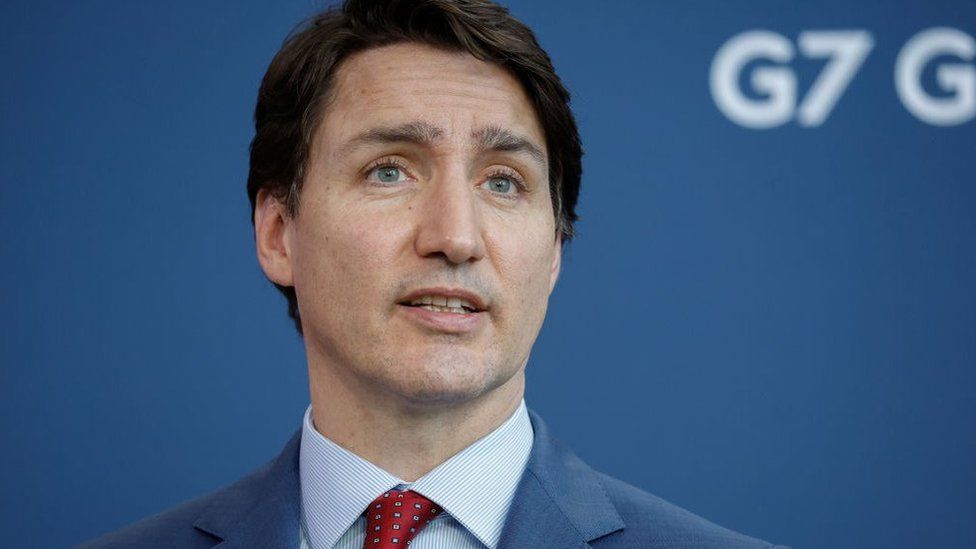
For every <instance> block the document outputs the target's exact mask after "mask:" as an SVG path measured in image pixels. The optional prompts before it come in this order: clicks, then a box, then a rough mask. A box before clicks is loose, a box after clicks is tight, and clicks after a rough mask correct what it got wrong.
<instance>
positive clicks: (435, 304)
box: [398, 288, 488, 315]
mask: <svg viewBox="0 0 976 549" xmlns="http://www.w3.org/2000/svg"><path fill="white" fill-rule="evenodd" d="M398 305H403V306H404V307H412V308H416V309H424V310H426V311H430V312H433V313H448V314H456V315H470V314H476V313H483V312H485V311H487V310H488V307H487V305H486V304H485V303H484V301H483V300H482V299H481V298H480V297H479V296H478V295H477V294H474V293H471V292H468V291H466V290H449V289H431V288H428V289H422V290H418V291H415V292H413V293H411V294H410V295H408V296H407V297H405V298H403V299H402V300H400V301H399V302H398Z"/></svg>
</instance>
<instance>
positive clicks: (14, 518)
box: [0, 0, 976, 548]
mask: <svg viewBox="0 0 976 549" xmlns="http://www.w3.org/2000/svg"><path fill="white" fill-rule="evenodd" d="M509 5H510V6H511V8H512V11H513V12H514V13H515V14H516V15H517V16H519V17H521V18H522V19H523V20H525V21H526V22H527V23H528V24H529V25H530V26H532V27H533V28H534V29H536V31H537V33H538V35H539V38H540V40H541V42H542V44H543V45H544V47H546V48H547V49H548V50H549V52H550V54H551V55H552V57H553V60H554V62H555V64H556V67H557V69H559V71H560V72H561V74H562V75H563V78H564V80H565V81H566V82H567V84H568V86H569V87H570V89H571V90H572V91H573V93H574V103H573V104H574V106H575V109H576V113H577V115H578V117H579V121H580V124H581V131H582V135H583V139H584V144H585V147H586V150H587V155H586V158H585V169H586V171H585V178H584V190H583V194H582V198H581V206H580V210H581V213H582V221H581V222H580V224H579V238H578V239H577V241H575V242H573V243H572V244H571V246H570V247H569V248H568V249H567V257H566V259H565V262H564V266H563V275H562V279H561V281H560V285H559V287H558V288H557V291H556V293H555V295H554V298H553V302H552V304H551V309H550V314H549V318H548V320H547V324H546V326H545V327H544V329H543V332H542V334H541V336H540V338H539V341H538V343H537V345H536V348H535V352H534V354H533V358H532V361H531V362H530V365H529V371H528V377H529V390H528V397H527V399H528V402H529V404H530V406H532V407H533V408H535V409H536V410H537V411H539V412H540V413H541V414H542V415H543V416H544V417H545V418H547V420H548V422H549V423H550V427H552V429H553V430H554V431H555V432H556V433H557V434H559V435H560V436H561V438H563V439H564V440H565V441H566V442H568V443H569V444H570V445H571V446H572V447H573V448H575V450H576V451H577V452H578V453H579V454H580V455H581V456H582V457H583V458H584V459H586V460H587V461H589V462H590V463H591V464H592V465H593V466H595V467H596V468H598V469H601V470H604V471H606V472H608V473H610V474H613V475H615V476H618V477H621V478H623V479H625V480H627V481H629V482H631V483H634V484H636V485H639V486H641V487H643V488H645V489H647V490H649V491H652V492H654V493H656V494H658V495H660V496H662V497H664V498H666V499H669V500H671V501H673V502H675V503H678V504H680V505H682V506H685V507H687V508H689V509H692V510H694V511H695V512H697V513H699V514H701V515H704V516H705V517H707V518H709V519H712V520H714V521H716V522H718V523H720V524H723V525H727V526H729V527H732V528H734V529H737V530H741V531H744V532H746V533H750V534H753V535H757V536H761V537H765V538H768V539H772V540H776V541H779V542H783V543H789V544H792V545H793V546H795V547H797V548H801V547H810V548H813V547H833V548H844V547H850V548H863V547H885V548H895V547H898V548H901V547H904V548H909V547H973V546H976V522H974V521H973V517H976V467H974V464H976V402H974V400H976V399H974V394H976V372H974V366H976V286H974V283H973V281H974V280H976V254H974V251H976V222H974V215H973V212H974V209H976V181H974V177H973V175H974V167H976V154H974V152H973V151H974V148H976V147H974V145H976V139H974V138H976V121H973V119H972V116H971V114H969V113H970V111H969V110H967V109H968V107H967V103H965V98H964V97H963V98H962V99H960V97H962V96H960V95H959V94H958V93H956V92H953V91H952V90H951V89H945V88H944V87H940V84H939V82H938V78H939V76H938V73H939V72H940V71H941V72H943V73H945V72H947V71H948V73H949V79H950V80H951V79H952V78H958V79H959V80H958V81H959V82H961V83H962V84H963V86H965V85H967V82H968V83H969V84H974V83H976V77H974V76H973V72H972V71H973V68H974V67H976V59H973V58H972V57H969V58H968V59H966V55H964V54H959V53H958V52H957V54H952V53H946V52H945V51H942V52H941V53H939V51H938V48H936V50H933V51H935V54H933V55H934V57H932V58H931V60H930V62H927V63H923V65H922V66H921V70H920V72H919V73H918V75H916V77H915V78H914V80H915V81H916V82H920V85H921V90H922V92H923V96H922V98H921V99H922V100H923V101H928V102H929V103H936V102H938V101H943V102H944V103H945V104H944V105H943V106H942V107H938V106H937V105H936V110H938V109H942V110H941V111H940V112H942V113H943V115H944V116H943V120H942V122H941V123H936V122H933V120H935V119H934V118H933V117H932V116H931V115H924V114H923V115H919V114H917V113H915V112H913V111H912V110H911V109H910V108H909V107H908V106H906V101H911V100H910V99H909V100H905V99H903V98H902V97H901V96H900V95H899V92H898V88H897V87H896V84H895V74H896V71H897V70H898V67H899V66H901V67H902V68H903V69H905V71H906V74H907V75H908V77H909V78H908V80H909V81H911V80H912V78H911V77H912V74H913V73H912V71H911V70H910V67H908V68H907V69H906V68H905V66H906V65H907V62H905V58H904V56H909V54H907V53H906V54H904V55H903V58H902V61H901V62H900V61H899V54H900V53H901V52H903V48H905V47H906V44H909V41H910V39H911V38H912V37H913V36H916V35H917V34H918V33H921V32H922V31H925V30H926V29H931V28H936V27H948V28H953V29H956V30H957V32H955V33H953V32H951V31H939V32H941V33H942V34H940V35H937V36H936V37H935V38H934V40H935V42H931V41H930V42H929V44H930V45H931V44H935V45H936V46H938V42H939V40H942V41H947V40H948V41H949V42H951V41H952V40H954V39H955V40H956V42H960V43H962V44H963V46H965V44H966V41H965V38H966V37H968V38H969V40H970V43H971V41H972V39H973V38H974V37H976V4H974V3H972V2H962V1H960V2H945V1H942V2H933V1H923V0H918V1H915V2H902V1H899V2H894V1H889V2H863V3H858V4H857V5H852V3H850V2H846V1H841V0H829V1H828V0H823V1H820V2H803V3H801V2H781V1H773V0H767V1H762V2H759V1H753V2H748V3H745V2H724V1H720V0H695V1H687V2H658V3H651V2H638V1H632V2H612V3H606V2H584V1H564V0H560V1H539V0H520V1H512V2H510V3H509ZM318 6H319V2H312V1H309V0H303V1H292V2H265V3H263V5H260V4H259V3H258V2H256V1H247V2H222V3H216V2H213V3H212V2H176V3H171V2H156V3H133V2H121V1H116V2H109V1H92V2H67V3H66V2H58V3H53V2H42V1H37V0H32V1H30V2H28V1H12V2H11V1H7V2H4V3H3V4H2V6H0V52H2V54H3V55H2V58H3V59H4V62H5V67H4V70H3V80H2V82H3V95H2V100H0V125H2V130H3V131H2V132H0V161H2V163H0V178H2V190H3V199H2V200H0V235H2V237H0V261H2V269H0V277H2V281H3V284H2V289H0V307H2V309H0V310H2V312H3V315H2V318H0V435H2V440H3V444H2V447H3V450H2V451H0V498H2V501H3V509H4V511H3V512H2V513H0V540H3V541H2V545H4V546H12V547H19V546H24V547H26V546H59V545H66V544H72V543H77V542H80V541H82V540H85V539H88V538H90V537H92V536H95V535H97V534H99V533H102V532H105V531H108V530H111V529H114V528H117V527H119V526H121V525H123V524H125V523H128V522H130V521H133V520H135V519H137V518H139V517H142V516H145V515H147V514H149V513H152V512H155V511H157V510H160V509H162V508H165V507H167V506H170V505H172V504H175V503H177V502H180V501H182V500H185V499H187V498H190V497H191V496H195V495H198V494H201V493H203V492H205V491H208V490H211V489H213V488H216V487H218V486H220V485H223V484H225V483H227V482H229V481H231V480H233V479H236V478H237V477H239V476H241V475H243V474H245V473H246V472H247V471H249V470H251V469H252V468H254V467H256V466H258V465H259V464H261V463H263V462H264V461H266V460H267V459H268V458H270V457H271V456H273V455H274V454H275V453H277V451H278V450H279V448H280V446H281V445H282V444H283V442H284V441H285V440H286V439H287V438H288V437H289V435H290V434H291V433H292V432H293V431H294V430H295V429H296V428H297V427H298V425H299V421H300V415H301V413H302V411H303V410H304V408H305V406H306V405H307V402H308V395H307V391H308V389H307V381H306V379H305V376H306V372H305V364H304V355H303V349H302V346H301V341H300V339H299V338H298V337H297V335H296V334H294V333H293V330H292V328H291V326H290V325H289V322H288V320H287V318H286V316H285V308H284V303H283V300H282V299H281V298H280V297H279V295H278V294H277V292H276V291H275V290H274V289H273V288H272V287H271V285H270V284H268V283H267V282H266V281H265V280H264V278H263V275H262V274H261V272H260V269H259V267H258V265H257V262H256V260H255V254H254V250H253V244H252V241H251V228H250V222H249V218H248V214H249V209H248V204H247V199H246V196H245V193H244V181H245V176H246V171H247V145H248V143H249V140H250V137H251V132H252V130H251V121H250V120H251V110H252V108H253V103H254V99H255V92H256V89H257V86H258V83H259V80H260V78H261V75H262V74H263V71H264V68H265V67H266V66H267V63H268V62H269V61H270V59H271V56H272V55H273V54H274V52H275V51H276V49H277V47H278V45H279V44H280V42H281V40H282V39H283V37H284V36H285V35H286V33H287V32H288V31H289V29H290V28H291V27H292V26H293V25H294V24H295V23H296V22H297V21H299V20H300V19H301V18H303V17H305V16H307V15H309V14H311V13H312V12H313V11H315V9H316V8H317V7H318ZM610 6H612V7H610ZM751 30H766V31H769V32H771V33H773V34H772V35H766V37H767V38H766V39H765V40H764V41H763V40H760V41H759V42H756V41H755V40H753V41H752V42H750V41H749V40H750V39H749V38H748V36H756V35H746V36H747V38H744V39H742V40H738V41H732V42H730V40H732V39H733V38H734V37H736V36H739V35H740V34H741V33H743V32H746V31H751ZM825 30H847V31H854V30H859V31H863V32H861V33H860V34H843V35H840V38H839V39H838V38H837V36H836V35H825V34H823V33H822V32H820V31H825ZM811 31H812V33H811ZM801 36H804V37H805V38H802V39H801V38H800V37H801ZM947 36H948V37H949V38H946V37H947ZM825 37H826V41H827V54H830V55H834V54H831V53H830V52H835V53H836V51H840V50H838V48H840V47H841V46H843V47H846V48H847V49H846V50H844V51H845V52H846V53H844V54H843V55H840V56H837V55H834V57H824V55H827V54H822V52H823V48H822V47H821V48H820V49H819V50H818V48H817V44H816V43H817V42H818V40H819V41H820V42H823V41H824V39H825ZM831 37H833V38H831ZM831 40H833V41H831ZM801 42H802V44H801ZM757 43H759V44H760V46H762V45H765V46H767V49H769V48H772V49H776V48H779V50H781V51H780V54H782V55H784V56H785V57H783V58H782V60H781V61H777V60H775V59H767V58H765V57H770V55H773V54H769V53H768V52H767V54H764V55H760V56H758V57H756V58H751V57H748V56H747V57H744V58H743V59H742V63H743V66H742V71H741V72H740V73H738V74H736V71H731V72H730V73H729V74H732V80H731V83H732V88H728V86H726V88H724V89H725V90H726V91H725V92H718V93H719V96H716V95H715V94H713V91H712V87H711V86H710V81H709V74H710V71H712V68H713V61H714V60H715V59H716V54H717V53H718V52H719V51H725V52H729V51H732V52H733V53H734V52H735V51H745V49H742V48H746V49H748V46H749V45H750V44H753V45H755V44H757ZM737 44H738V46H737ZM770 44H772V46H770ZM915 44H916V46H918V42H915ZM723 45H725V46H727V47H726V48H724V49H723ZM924 45H925V44H922V46H918V48H923V49H924ZM821 46H822V44H821ZM858 47H860V51H861V53H865V51H867V50H866V48H869V51H867V56H866V57H865V58H864V60H863V63H861V64H860V65H858V64H857V63H853V62H852V63H850V64H851V66H852V67H853V68H855V69H856V71H849V73H850V74H852V75H853V76H852V78H850V79H849V81H847V82H845V84H846V85H842V86H839V87H838V90H839V91H842V93H840V94H836V93H835V94H823V93H822V91H821V92H817V93H814V92H811V89H815V88H816V83H817V82H821V83H822V82H824V79H825V75H826V74H827V72H828V71H825V70H824V69H825V67H826V66H827V65H830V66H831V68H832V69H836V68H837V66H838V65H837V64H838V63H842V62H844V61H856V57H857V56H856V55H852V53H853V54H856V53H857V52H858V51H859V50H858ZM918 48H916V49H915V50H913V51H915V52H916V53H918V52H921V51H922V49H918ZM817 51H821V54H822V55H821V58H819V59H818V58H816V57H817V56H816V55H813V54H815V53H816V52H817ZM919 55H921V54H919ZM774 57H775V55H774ZM923 57H924V56H923ZM719 65H721V66H719V67H717V68H716V69H715V70H716V71H720V69H721V68H722V67H726V68H728V67H731V66H732V65H730V64H728V63H726V64H722V63H720V64H719ZM954 66H962V67H968V72H967V70H966V69H965V68H964V69H963V70H962V71H961V72H960V71H959V70H958V67H957V68H956V73H957V74H955V76H953V67H954ZM947 68H948V69H947ZM761 74H766V75H767V77H769V78H770V79H771V80H772V81H773V83H774V84H775V85H781V86H786V87H787V88H788V86H789V82H790V80H791V79H793V80H795V82H796V93H795V94H793V95H795V96H796V99H795V100H791V98H792V96H791V94H790V93H789V90H788V89H787V88H783V89H784V90H786V92H774V93H773V96H769V95H765V96H764V95H763V94H762V93H761V91H760V90H757V89H755V88H754V87H753V86H752V84H753V83H755V82H754V81H753V80H754V78H756V77H757V76H758V75H761ZM791 75H792V76H791ZM943 78H945V76H943ZM759 79H760V80H761V79H762V77H759ZM759 84H760V85H761V84H762V82H759ZM729 89H732V90H733V91H732V92H729ZM734 90H739V91H738V92H735V91H734ZM828 91H829V90H828ZM723 93H724V94H725V95H722V94H723ZM729 93H740V94H741V95H742V97H741V98H740V101H739V103H742V105H740V107H732V109H733V110H734V109H735V108H738V109H739V111H735V112H739V113H740V114H741V113H742V112H746V114H745V115H742V116H739V119H736V118H735V117H736V116H737V115H736V114H734V113H733V114H732V115H727V114H726V110H728V109H726V110H723V108H720V105H722V104H723V103H722V102H723V101H726V102H728V101H729V100H730V96H729ZM777 94H780V95H777ZM915 95H916V96H917V95H918V93H916V94H915ZM811 96H813V97H814V99H809V98H810V97H811ZM828 96H829V97H828ZM825 97H827V98H828V99H831V98H834V99H836V104H835V105H834V106H833V108H830V109H824V108H823V105H824V104H829V103H830V101H826V103H825V102H824V98H825ZM926 98H928V99H926ZM933 98H934V99H933ZM731 99H732V102H733V103H734V102H735V101H734V98H731ZM917 99H918V97H916V100H917ZM808 100H809V101H810V103H808V104H807V107H802V105H803V104H805V103H807V101H808ZM798 104H799V105H801V106H797V105H798ZM817 104H819V105H820V107H821V108H820V110H819V111H818V112H819V114H820V116H821V118H822V117H823V115H824V114H825V113H826V114H827V116H826V119H824V120H823V121H822V123H819V124H815V123H811V122H810V119H809V118H803V117H801V116H800V115H798V114H797V113H798V112H799V111H801V110H804V109H811V105H812V106H813V107H816V106H817ZM777 105H779V106H778V107H777ZM946 105H948V106H946ZM953 105H955V106H954V107H953ZM974 108H976V107H974ZM750 109H751V110H750ZM953 109H955V111H953ZM813 110H814V111H816V110H817V109H816V108H813ZM804 112H806V111H804ZM947 112H948V115H946V114H945V113H947ZM953 112H955V114H953ZM808 114H809V113H808ZM815 114H816V113H815ZM730 116H731V118H730ZM925 116H928V118H929V119H928V120H926V119H925ZM946 116H948V118H949V119H951V120H949V122H950V123H949V124H948V125H946V120H945V117H946ZM953 116H954V117H955V118H953ZM967 117H968V118H967ZM814 118H816V117H814ZM763 120H765V122H762V121H763ZM757 125H765V126H768V127H766V128H764V129H757V127H756V126H757ZM967 151H968V152H967Z"/></svg>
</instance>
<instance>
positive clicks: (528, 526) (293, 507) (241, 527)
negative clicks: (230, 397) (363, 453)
mask: <svg viewBox="0 0 976 549" xmlns="http://www.w3.org/2000/svg"><path fill="white" fill-rule="evenodd" d="M529 417H530V419H531V421H532V428H533V431H534V433H535V438H534V441H533V445H532V454H531V456H530V457H529V462H528V464H527V465H526V468H525V472H524V473H523V474H522V478H521V480H520V481H519V485H518V488H517V489H516V492H515V497H514V499H513V501H512V507H511V509H510V510H509V513H508V517H507V519H506V521H505V527H504V530H503V531H502V536H501V540H500V541H499V547H503V548H505V547H586V546H587V544H588V542H589V541H592V540H594V539H596V538H599V537H602V536H605V535H607V534H610V533H612V532H616V531H617V530H620V529H622V528H623V527H624V523H623V520H622V519H621V518H620V515H619V514H618V513H617V510H616V508H614V506H613V503H611V502H610V499H609V498H608V497H607V495H606V492H605V490H604V488H603V485H602V484H601V483H600V480H599V479H598V478H597V475H596V473H595V472H594V471H593V470H592V469H590V468H589V466H587V465H586V464H585V463H583V462H582V461H581V460H580V459H579V458H577V457H576V456H575V455H573V453H572V452H570V451H569V450H568V449H567V448H565V447H564V446H562V444H561V443H559V442H558V441H557V440H556V439H555V438H553V437H552V436H551V435H550V434H549V430H548V428H547V427H546V425H545V423H543V421H542V419H541V418H539V416H538V415H536V414H535V413H534V412H532V411H529ZM300 443H301V430H300V429H299V431H298V432H297V433H295V435H294V436H293V437H292V438H291V440H289V441H288V443H287V444H286V445H285V448H284V450H282V452H281V454H280V455H278V457H277V458H275V459H274V460H273V461H272V462H271V463H269V464H267V465H265V466H264V467H262V468H261V469H259V470H257V471H255V472H254V473H252V474H251V475H248V476H247V477H245V478H243V479H241V480H239V481H238V482H236V483H234V484H233V485H231V486H229V487H228V488H226V489H224V490H221V491H220V492H219V493H218V494H217V495H215V496H214V502H213V503H212V504H211V505H210V506H208V507H207V508H206V509H205V510H204V512H203V513H201V515H200V516H199V518H198V519H197V521H196V522H195V523H194V524H193V525H194V526H195V527H196V528H198V529H200V530H202V531H204V532H207V533H208V534H211V535H214V536H216V537H218V538H220V539H222V540H224V541H223V543H221V544H220V547H222V548H225V549H230V548H232V547H298V544H299V531H300V530H299V529H300V527H299V517H300V514H301V508H300V507H301V504H300V501H301V487H300V485H299V472H298V455H299V448H300Z"/></svg>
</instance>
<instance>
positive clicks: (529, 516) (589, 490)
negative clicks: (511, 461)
mask: <svg viewBox="0 0 976 549" xmlns="http://www.w3.org/2000/svg"><path fill="white" fill-rule="evenodd" d="M529 417H530V418H531V420H532V428H533V430H534V431H535V442H534V445H533V446H532V455H531V457H530V458H529V463H528V465H526V470H525V473H524V474H523V475H522V480H521V481H520V483H519V487H518V489H517V491H516V492H515V498H514V500H513V502H512V509H511V510H510V512H509V514H508V518H507V519H506V521H505V530H504V531H503V532H502V538H501V541H500V543H499V547H503V548H504V547H587V546H588V542H590V541H592V540H594V539H596V538H599V537H602V536H605V535H607V534H610V533H612V532H616V531H617V530H621V529H622V528H623V527H624V522H623V519H621V518H620V515H619V514H618V513H617V510H616V508H615V507H614V506H613V503H612V502H611V501H610V499H609V498H608V497H607V495H606V491H605V490H604V488H603V485H602V484H601V483H600V480H599V479H598V478H597V475H596V473H595V472H594V471H593V470H592V469H590V467H589V466H587V465H586V464H585V463H583V462H582V461H581V460H580V459H579V458H577V457H576V456H575V455H574V454H573V453H572V452H570V451H569V450H568V449H567V448H566V447H564V446H563V445H562V444H561V443H560V442H559V441H557V440H556V439H555V438H553V437H552V436H551V435H550V433H549V430H548V428H547V427H546V425H545V423H543V421H542V419H541V418H539V416H538V415H536V414H535V413H534V412H531V411H530V412H529Z"/></svg>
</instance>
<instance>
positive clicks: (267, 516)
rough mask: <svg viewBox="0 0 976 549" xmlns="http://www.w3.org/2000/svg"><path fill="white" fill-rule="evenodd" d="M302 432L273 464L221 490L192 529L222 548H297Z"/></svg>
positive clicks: (289, 443)
mask: <svg viewBox="0 0 976 549" xmlns="http://www.w3.org/2000/svg"><path fill="white" fill-rule="evenodd" d="M300 442H301V430H299V431H298V432H297V433H295V435H294V436H292V437H291V440H289V441H288V443H287V444H286V445H285V448H284V450H282V452H281V454H279V455H278V457H277V458H275V459H274V460H273V461H271V462H270V463H268V464H267V465H265V466H264V467H262V468H261V469H258V470H257V471H255V472H254V473H251V474H250V475H248V476H247V477H245V478H243V479H241V480H239V481H237V482H236V483H234V484H232V485H231V486H229V487H228V488H226V489H224V490H221V491H220V492H219V493H218V494H217V495H216V497H215V500H214V502H213V503H212V504H211V505H210V506H209V507H207V508H206V509H205V510H204V512H203V513H201V514H200V516H199V518H198V519H197V521H196V522H194V523H193V526H195V527H196V528H198V529H200V530H203V531H204V532H207V533H208V534H211V535H214V536H217V537H218V538H221V539H222V540H224V541H223V543H221V544H219V547H221V548H226V549H230V548H233V547H298V543H299V516H300V513H301V510H300V503H299V501H300V498H301V489H300V487H299V481H298V453H299V445H300Z"/></svg>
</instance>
